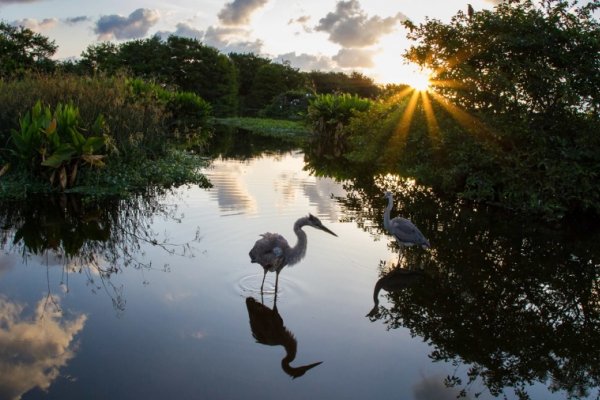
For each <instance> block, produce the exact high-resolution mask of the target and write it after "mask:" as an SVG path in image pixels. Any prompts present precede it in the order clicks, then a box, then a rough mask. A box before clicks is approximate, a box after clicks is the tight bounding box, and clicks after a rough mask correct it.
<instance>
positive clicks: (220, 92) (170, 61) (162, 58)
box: [80, 36, 238, 116]
mask: <svg viewBox="0 0 600 400" xmlns="http://www.w3.org/2000/svg"><path fill="white" fill-rule="evenodd" d="M80 63H81V65H83V66H84V69H85V70H87V71H88V73H96V72H105V73H107V74H109V75H114V74H116V73H117V72H119V71H123V72H124V73H127V74H130V75H133V76H135V77H139V78H143V79H144V80H151V81H156V82H158V83H160V84H161V85H166V86H169V87H173V88H176V89H177V90H181V91H185V92H191V93H194V94H196V95H198V96H200V97H201V98H202V99H204V100H206V101H208V102H209V103H210V104H211V105H212V109H213V110H214V113H215V114H216V115H217V116H223V115H233V114H235V113H236V111H237V90H238V83H237V71H236V68H235V66H234V64H233V62H232V61H231V60H230V59H229V58H228V57H227V56H226V55H224V54H221V53H220V52H219V51H218V50H217V49H215V48H213V47H209V46H205V45H204V44H202V43H201V42H199V41H198V40H196V39H189V38H183V37H178V36H170V37H169V38H168V39H167V40H166V41H162V40H161V39H160V38H158V37H156V36H155V37H152V38H149V39H142V40H134V41H129V42H125V43H122V44H120V45H114V44H109V43H100V44H95V45H91V46H89V47H88V48H87V50H86V51H85V52H83V53H82V59H81V61H80Z"/></svg>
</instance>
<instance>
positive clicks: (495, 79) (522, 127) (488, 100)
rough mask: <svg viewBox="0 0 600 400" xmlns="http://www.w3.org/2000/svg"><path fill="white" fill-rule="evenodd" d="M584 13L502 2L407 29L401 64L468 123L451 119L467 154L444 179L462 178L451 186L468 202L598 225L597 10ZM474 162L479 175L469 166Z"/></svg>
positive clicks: (550, 3)
mask: <svg viewBox="0 0 600 400" xmlns="http://www.w3.org/2000/svg"><path fill="white" fill-rule="evenodd" d="M580 3H581V2H579V1H573V2H571V1H566V0H539V1H533V0H523V1H505V2H501V3H500V4H499V5H498V6H496V8H495V9H494V10H493V11H479V12H474V13H473V15H472V17H471V18H469V17H468V16H467V15H465V14H464V13H463V12H462V11H459V12H458V14H457V15H456V16H454V17H453V18H452V20H451V21H450V22H449V23H443V22H441V21H439V20H435V19H433V20H427V21H426V22H425V23H423V24H421V25H419V26H414V25H413V26H412V29H411V30H410V32H409V33H408V37H409V39H412V40H414V41H415V42H416V44H415V45H413V46H412V47H411V48H409V49H408V51H407V52H406V53H405V57H406V58H407V59H408V60H410V61H412V62H415V63H417V64H419V65H421V66H423V67H426V68H429V69H431V70H432V71H435V76H434V82H437V86H436V87H435V89H434V90H435V93H437V94H439V95H441V97H440V96H438V97H435V99H438V100H440V101H438V103H439V104H441V105H444V104H446V105H448V104H451V105H452V106H453V107H455V110H459V111H460V112H462V116H463V117H465V118H467V119H469V120H470V121H471V123H470V124H469V125H470V126H464V125H465V124H464V122H465V121H466V119H465V118H462V123H461V121H460V118H461V117H459V118H458V119H457V120H458V122H459V123H461V125H463V131H464V132H463V133H462V136H463V137H465V138H466V140H465V142H467V141H469V142H470V143H471V144H470V145H471V147H472V148H471V149H467V148H465V147H464V146H461V145H460V142H459V141H457V142H456V144H457V146H456V148H455V151H454V154H458V153H461V154H462V155H461V156H460V157H457V159H456V160H455V161H457V162H458V163H459V164H460V163H462V165H457V164H451V165H446V166H445V168H441V169H440V170H441V173H442V174H447V173H448V171H449V169H448V168H453V169H454V170H456V171H462V172H461V174H463V178H460V179H459V178H457V179H454V178H452V179H450V180H454V181H456V182H462V183H463V187H462V188H457V190H458V192H462V194H463V195H465V197H469V198H472V199H475V200H481V199H483V198H486V199H488V200H491V201H494V202H497V203H501V204H503V205H505V206H508V207H511V208H515V209H520V210H523V211H527V212H535V213H541V214H544V215H545V216H548V217H551V218H560V217H563V216H564V215H565V214H566V213H582V212H592V213H593V214H596V215H600V187H599V186H598V185H595V184H593V183H592V182H594V180H596V179H597V177H598V174H599V173H600V135H598V132H599V131H600V64H599V63H598V57H597V56H594V55H597V54H600V40H598V37H600V24H599V23H598V20H596V19H595V18H594V16H593V12H594V11H596V10H598V9H599V8H600V2H599V1H598V0H593V1H589V2H586V3H587V4H585V5H580ZM444 108H445V109H447V110H448V109H450V108H449V106H446V107H444ZM440 128H441V131H442V132H443V131H444V130H445V129H444V128H445V127H444V126H440ZM469 133H470V134H471V135H469ZM457 138H458V136H457ZM472 138H476V140H478V143H476V144H477V145H476V146H473V140H472ZM442 140H443V141H445V140H446V138H445V137H442ZM474 151H475V152H477V153H478V154H475V153H473V152H474ZM482 152H483V153H482ZM480 154H483V155H484V156H485V158H486V159H487V160H489V162H488V164H489V165H490V166H491V168H488V170H487V171H486V172H484V173H479V172H480V171H477V165H474V164H472V163H470V162H469V161H465V160H470V159H473V157H474V156H478V155H480ZM450 158H451V157H450ZM450 158H448V160H450ZM476 174H477V176H475V175H476Z"/></svg>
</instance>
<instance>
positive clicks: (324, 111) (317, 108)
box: [308, 93, 373, 156]
mask: <svg viewBox="0 0 600 400" xmlns="http://www.w3.org/2000/svg"><path fill="white" fill-rule="evenodd" d="M372 104H373V101H371V100H369V99H363V98H360V97H358V96H356V95H350V94H346V93H344V94H340V95H333V94H322V95H318V96H316V97H315V98H314V99H313V100H312V101H311V102H310V103H309V106H308V120H309V122H310V124H311V127H312V130H313V134H314V139H315V142H316V144H317V145H318V147H320V148H321V150H322V151H331V152H333V154H334V155H336V156H339V155H340V154H342V152H343V151H344V150H345V149H346V134H345V131H344V126H345V125H346V124H347V123H348V122H349V121H350V118H352V116H354V115H355V114H356V113H357V112H364V111H367V110H368V109H369V108H370V107H371V106H372Z"/></svg>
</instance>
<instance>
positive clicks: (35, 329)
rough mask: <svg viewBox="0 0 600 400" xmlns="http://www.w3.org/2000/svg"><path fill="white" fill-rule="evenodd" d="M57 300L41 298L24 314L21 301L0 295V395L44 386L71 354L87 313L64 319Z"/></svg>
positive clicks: (13, 396) (9, 395) (13, 395)
mask: <svg viewBox="0 0 600 400" xmlns="http://www.w3.org/2000/svg"><path fill="white" fill-rule="evenodd" d="M48 300H51V302H52V303H53V304H52V305H49V304H48ZM58 301H59V300H58V299H57V298H52V299H47V298H44V299H41V300H40V301H39V302H38V303H37V305H36V307H35V310H34V313H33V316H28V315H26V313H25V311H26V308H27V307H26V306H25V305H23V304H20V303H17V302H13V301H11V300H9V299H7V298H6V297H4V296H2V295H0V398H2V399H19V398H20V397H21V396H22V395H23V394H24V393H26V392H28V391H29V390H31V389H33V388H35V387H39V388H40V389H42V390H47V389H48V388H49V387H50V385H51V384H52V382H53V381H54V380H55V379H56V378H57V377H58V376H59V372H60V369H61V368H63V367H65V366H66V365H67V363H68V362H69V361H70V360H71V359H72V358H73V357H74V356H75V353H76V350H77V343H76V341H75V336H76V335H77V334H78V333H79V332H81V330H82V329H83V327H84V325H85V322H86V320H87V316H86V315H85V314H79V315H76V316H74V317H73V319H71V320H66V319H64V318H63V314H62V312H61V311H60V310H59V309H58V307H56V306H55V305H58Z"/></svg>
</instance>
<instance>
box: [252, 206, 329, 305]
mask: <svg viewBox="0 0 600 400" xmlns="http://www.w3.org/2000/svg"><path fill="white" fill-rule="evenodd" d="M303 226H312V227H313V228H316V229H319V230H322V231H324V232H327V233H329V234H332V235H333V236H337V235H336V234H335V233H333V232H332V231H330V230H329V229H327V228H326V227H325V226H324V225H323V224H322V223H321V221H320V220H319V218H317V217H315V216H314V215H312V214H308V216H306V217H302V218H300V219H298V220H297V221H296V223H294V233H295V234H296V236H297V237H298V241H297V242H296V245H295V246H294V247H290V245H289V244H288V242H287V240H285V238H284V237H283V236H281V235H280V234H278V233H270V232H267V233H263V234H262V235H261V236H262V238H261V239H259V240H257V241H256V243H254V247H252V250H250V253H249V254H250V261H251V262H253V263H258V264H260V265H261V266H262V267H263V269H264V275H263V280H262V284H261V285H260V291H261V293H262V291H263V286H264V285H265V277H266V276H267V271H270V272H275V274H276V278H275V294H276V295H277V285H278V283H279V273H280V272H281V270H282V269H283V267H285V266H286V265H294V264H296V263H298V262H300V260H302V259H303V258H304V256H305V255H306V243H307V239H306V233H305V232H304V231H303V230H302V227H303Z"/></svg>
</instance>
